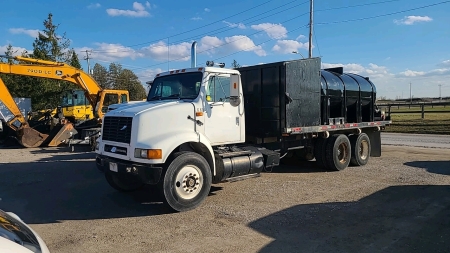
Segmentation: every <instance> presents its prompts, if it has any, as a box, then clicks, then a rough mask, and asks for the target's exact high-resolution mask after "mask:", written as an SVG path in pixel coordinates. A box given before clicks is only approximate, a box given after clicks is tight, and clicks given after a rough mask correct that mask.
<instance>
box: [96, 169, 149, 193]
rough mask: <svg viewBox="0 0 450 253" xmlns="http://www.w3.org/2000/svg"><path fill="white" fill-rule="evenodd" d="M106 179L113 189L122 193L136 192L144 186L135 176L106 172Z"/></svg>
mask: <svg viewBox="0 0 450 253" xmlns="http://www.w3.org/2000/svg"><path fill="white" fill-rule="evenodd" d="M105 178H106V181H107V182H108V184H109V185H110V186H111V187H112V188H114V189H116V190H118V191H121V192H131V191H136V190H139V189H141V188H142V187H143V186H144V183H142V181H141V180H140V179H139V178H138V177H136V176H134V175H128V174H119V173H117V172H109V171H106V172H105Z"/></svg>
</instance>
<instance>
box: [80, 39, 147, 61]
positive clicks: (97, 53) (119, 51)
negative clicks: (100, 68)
mask: <svg viewBox="0 0 450 253" xmlns="http://www.w3.org/2000/svg"><path fill="white" fill-rule="evenodd" d="M95 45H96V47H95V48H90V47H82V48H76V49H75V50H76V51H77V52H81V51H86V50H89V51H91V55H90V56H91V58H92V59H96V60H100V61H109V62H113V61H117V60H119V59H123V58H131V59H133V60H134V59H136V58H142V57H144V56H145V55H144V54H143V53H142V52H139V51H138V50H135V49H133V48H130V47H125V46H123V45H121V44H112V43H95Z"/></svg>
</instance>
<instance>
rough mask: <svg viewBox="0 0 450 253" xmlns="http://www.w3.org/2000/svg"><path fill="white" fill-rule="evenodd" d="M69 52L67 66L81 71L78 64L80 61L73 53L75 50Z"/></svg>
mask: <svg viewBox="0 0 450 253" xmlns="http://www.w3.org/2000/svg"><path fill="white" fill-rule="evenodd" d="M70 51H71V53H70V54H71V57H70V62H69V65H70V66H72V67H75V68H77V69H81V64H80V60H78V55H77V53H76V52H75V50H73V48H72V50H70Z"/></svg>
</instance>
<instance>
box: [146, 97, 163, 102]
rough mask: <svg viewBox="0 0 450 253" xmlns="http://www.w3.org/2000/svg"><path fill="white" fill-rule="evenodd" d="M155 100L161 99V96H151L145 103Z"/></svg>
mask: <svg viewBox="0 0 450 253" xmlns="http://www.w3.org/2000/svg"><path fill="white" fill-rule="evenodd" d="M156 99H161V96H153V97H151V98H150V99H148V100H147V101H150V100H156Z"/></svg>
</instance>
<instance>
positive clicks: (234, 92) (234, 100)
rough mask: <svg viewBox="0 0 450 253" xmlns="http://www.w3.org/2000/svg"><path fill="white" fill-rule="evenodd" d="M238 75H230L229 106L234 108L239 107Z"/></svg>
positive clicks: (239, 84)
mask: <svg viewBox="0 0 450 253" xmlns="http://www.w3.org/2000/svg"><path fill="white" fill-rule="evenodd" d="M240 80H241V79H240V78H239V75H236V74H234V75H231V79H230V104H231V105H232V106H234V107H236V106H239V105H240V104H241V96H240V95H241V91H240V87H241V83H240Z"/></svg>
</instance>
